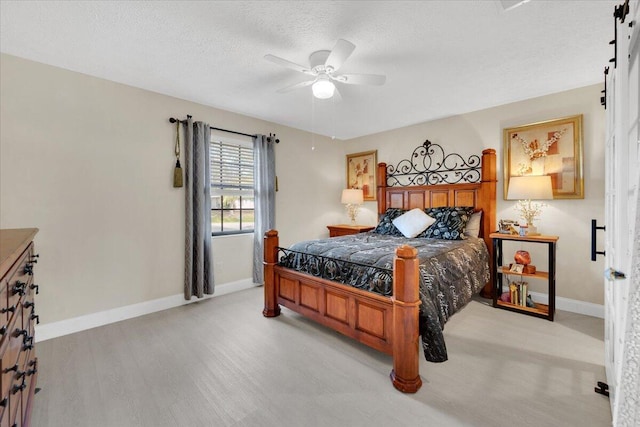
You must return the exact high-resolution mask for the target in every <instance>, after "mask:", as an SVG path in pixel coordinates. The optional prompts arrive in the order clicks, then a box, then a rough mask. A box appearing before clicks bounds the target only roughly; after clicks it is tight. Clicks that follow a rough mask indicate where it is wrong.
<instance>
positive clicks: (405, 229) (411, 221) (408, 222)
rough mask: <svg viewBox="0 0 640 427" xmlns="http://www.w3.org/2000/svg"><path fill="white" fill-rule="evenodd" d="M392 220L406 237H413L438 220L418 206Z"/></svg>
mask: <svg viewBox="0 0 640 427" xmlns="http://www.w3.org/2000/svg"><path fill="white" fill-rule="evenodd" d="M392 222H393V225H395V226H396V228H397V229H398V230H400V232H401V233H402V235H403V236H404V237H410V238H413V237H416V236H417V235H418V234H420V233H422V232H423V231H424V230H426V229H427V228H429V226H430V225H431V224H433V223H434V222H436V220H435V219H433V218H432V217H430V216H429V215H427V214H426V213H425V212H424V211H423V210H422V209H418V208H416V209H411V210H410V211H409V212H406V213H404V214H402V215H400V216H399V217H397V218H396V219H394V220H393V221H392Z"/></svg>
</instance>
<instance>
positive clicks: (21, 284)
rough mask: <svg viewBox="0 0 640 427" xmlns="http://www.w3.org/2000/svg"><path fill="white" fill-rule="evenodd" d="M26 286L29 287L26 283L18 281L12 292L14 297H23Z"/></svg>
mask: <svg viewBox="0 0 640 427" xmlns="http://www.w3.org/2000/svg"><path fill="white" fill-rule="evenodd" d="M25 286H27V284H26V283H24V282H20V281H17V282H16V283H15V284H14V285H13V287H12V288H11V292H12V293H13V295H15V294H20V295H21V296H22V295H24V288H25Z"/></svg>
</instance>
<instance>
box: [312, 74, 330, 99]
mask: <svg viewBox="0 0 640 427" xmlns="http://www.w3.org/2000/svg"><path fill="white" fill-rule="evenodd" d="M311 90H312V91H313V96H315V97H316V98H318V99H328V98H331V97H332V96H333V92H335V90H336V87H335V86H334V84H333V82H332V81H331V80H329V79H327V78H326V77H324V78H323V77H320V78H319V79H318V81H317V82H315V83H314V84H313V85H312V86H311Z"/></svg>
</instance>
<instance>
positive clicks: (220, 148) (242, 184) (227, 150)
mask: <svg viewBox="0 0 640 427" xmlns="http://www.w3.org/2000/svg"><path fill="white" fill-rule="evenodd" d="M209 161H210V165H211V195H212V196H234V195H235V196H247V195H251V196H252V195H253V148H252V147H250V146H247V145H243V144H237V143H236V144H233V143H225V142H222V141H211V144H210V145H209Z"/></svg>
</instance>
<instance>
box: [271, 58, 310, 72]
mask: <svg viewBox="0 0 640 427" xmlns="http://www.w3.org/2000/svg"><path fill="white" fill-rule="evenodd" d="M264 59H266V60H267V61H269V62H273V63H274V64H278V65H281V66H283V67H285V68H290V69H292V70H296V71H300V72H301V73H305V74H311V75H313V73H312V72H311V70H310V69H309V68H308V67H303V66H302V65H300V64H296V63H295V62H291V61H287V60H286V59H282V58H280V57H278V56H274V55H265V56H264Z"/></svg>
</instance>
